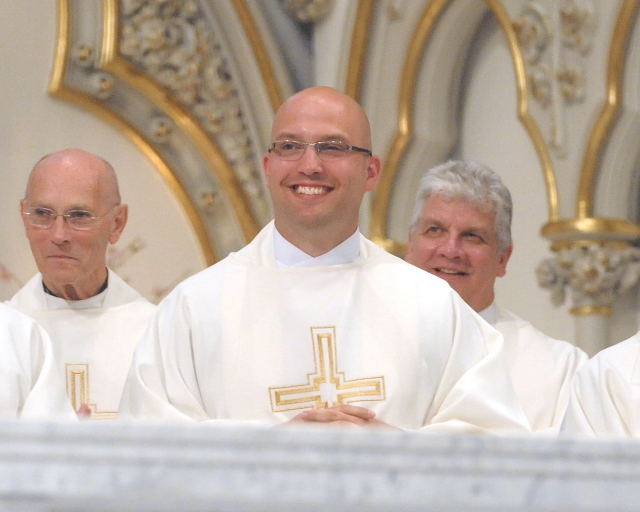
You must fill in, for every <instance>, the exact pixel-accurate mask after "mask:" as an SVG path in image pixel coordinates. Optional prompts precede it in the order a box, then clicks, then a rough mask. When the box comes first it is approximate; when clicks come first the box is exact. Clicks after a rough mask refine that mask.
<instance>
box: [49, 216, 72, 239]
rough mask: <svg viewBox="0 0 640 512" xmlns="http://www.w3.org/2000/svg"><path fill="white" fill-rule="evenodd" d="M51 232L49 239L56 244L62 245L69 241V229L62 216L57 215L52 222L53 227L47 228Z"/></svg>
mask: <svg viewBox="0 0 640 512" xmlns="http://www.w3.org/2000/svg"><path fill="white" fill-rule="evenodd" d="M49 229H50V230H51V238H52V240H53V241H54V242H56V243H62V242H65V241H67V240H68V239H69V232H70V230H71V227H69V224H68V223H67V219H65V218H64V217H63V216H62V215H58V216H57V217H56V218H55V220H54V221H53V225H52V226H51V227H50V228H49Z"/></svg>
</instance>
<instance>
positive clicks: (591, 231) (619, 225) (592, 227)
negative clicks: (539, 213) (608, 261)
mask: <svg viewBox="0 0 640 512" xmlns="http://www.w3.org/2000/svg"><path fill="white" fill-rule="evenodd" d="M542 236H544V237H545V238H548V239H550V240H552V241H553V242H555V243H560V242H569V243H570V245H573V244H572V243H571V242H575V241H579V240H597V241H620V242H622V243H625V242H626V243H625V245H628V244H629V243H631V242H633V241H635V240H638V239H640V226H638V225H637V224H635V223H634V222H630V221H626V220H621V219H608V218H602V217H600V218H594V217H587V218H582V219H564V220H560V221H556V222H549V223H548V224H546V225H545V226H543V228H542Z"/></svg>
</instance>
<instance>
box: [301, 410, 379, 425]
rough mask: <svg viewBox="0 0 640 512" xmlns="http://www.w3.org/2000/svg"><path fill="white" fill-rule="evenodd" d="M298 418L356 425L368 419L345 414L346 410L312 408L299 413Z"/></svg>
mask: <svg viewBox="0 0 640 512" xmlns="http://www.w3.org/2000/svg"><path fill="white" fill-rule="evenodd" d="M300 418H301V419H302V420H304V421H313V422H318V423H330V422H337V421H345V422H348V423H354V424H356V425H364V424H365V423H367V422H368V421H369V419H368V418H361V417H360V416H354V415H351V414H347V413H346V412H343V411H340V410H337V409H312V410H309V411H305V413H303V414H300Z"/></svg>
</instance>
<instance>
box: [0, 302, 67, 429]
mask: <svg viewBox="0 0 640 512" xmlns="http://www.w3.org/2000/svg"><path fill="white" fill-rule="evenodd" d="M0 306H2V307H4V305H0ZM7 309H9V308H7ZM0 316H2V317H3V321H4V323H5V325H4V333H3V338H4V339H3V340H2V342H3V343H5V347H4V350H3V351H2V352H3V353H4V354H5V361H6V360H7V359H8V360H9V361H11V364H12V366H13V367H12V368H11V370H10V372H9V371H7V370H6V369H5V370H4V379H3V382H5V386H6V387H5V389H4V390H3V393H8V394H9V395H11V396H5V399H4V400H3V401H4V402H5V403H3V404H2V409H3V412H2V415H3V416H4V417H15V418H20V419H30V420H71V421H76V420H77V417H76V415H75V413H74V411H73V409H72V407H71V403H70V402H69V399H68V398H67V395H66V393H65V391H64V387H63V384H62V382H61V380H60V375H59V373H58V372H57V370H56V367H55V363H54V359H53V349H52V347H51V340H50V339H49V336H48V335H47V333H46V332H45V331H44V329H43V328H42V327H40V326H39V325H38V324H36V323H35V322H34V321H33V320H32V319H30V318H28V317H26V316H25V315H22V314H21V313H18V312H17V311H14V310H13V309H10V310H9V311H6V310H5V311H2V315H0ZM7 378H9V380H10V381H5V379H7ZM7 407H9V408H10V409H11V410H8V409H7Z"/></svg>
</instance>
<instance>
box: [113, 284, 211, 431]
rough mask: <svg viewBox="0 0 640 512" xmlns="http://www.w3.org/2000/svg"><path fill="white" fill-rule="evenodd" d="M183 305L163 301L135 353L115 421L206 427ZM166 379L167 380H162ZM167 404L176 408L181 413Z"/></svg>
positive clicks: (176, 300)
mask: <svg viewBox="0 0 640 512" xmlns="http://www.w3.org/2000/svg"><path fill="white" fill-rule="evenodd" d="M187 318H189V311H188V303H187V302H186V301H185V302H182V301H181V300H180V296H179V295H178V294H175V293H173V294H170V295H169V296H168V297H167V298H165V299H164V300H163V301H162V303H161V304H160V306H159V307H158V309H157V310H156V312H155V314H154V315H153V317H152V318H151V322H150V324H149V326H148V328H147V331H146V332H145V334H144V335H143V337H142V340H141V341H140V343H139V344H138V346H137V347H136V350H135V352H134V356H133V361H132V363H131V367H130V370H129V375H128V376H127V380H126V382H125V386H124V391H123V394H122V399H121V400H120V407H119V409H118V419H120V420H132V419H135V420H136V421H159V420H161V421H174V422H191V421H194V420H195V421H205V420H208V419H209V417H208V415H207V412H206V411H205V409H204V405H203V404H202V402H201V400H200V399H199V398H197V397H198V396H199V392H198V384H197V379H196V376H195V372H194V371H193V362H192V361H190V358H191V351H190V347H191V329H190V324H189V322H188V321H187ZM167 374H169V375H170V377H169V378H167ZM172 404H180V410H178V408H176V407H175V406H174V405H172Z"/></svg>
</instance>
